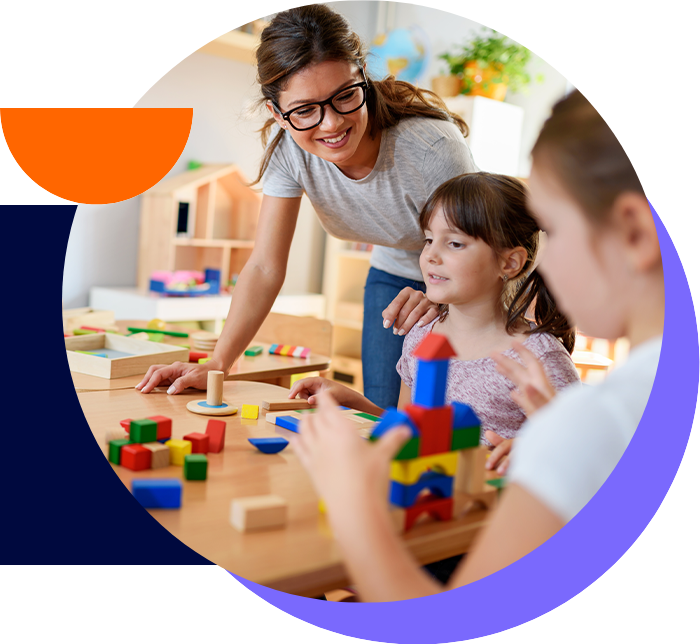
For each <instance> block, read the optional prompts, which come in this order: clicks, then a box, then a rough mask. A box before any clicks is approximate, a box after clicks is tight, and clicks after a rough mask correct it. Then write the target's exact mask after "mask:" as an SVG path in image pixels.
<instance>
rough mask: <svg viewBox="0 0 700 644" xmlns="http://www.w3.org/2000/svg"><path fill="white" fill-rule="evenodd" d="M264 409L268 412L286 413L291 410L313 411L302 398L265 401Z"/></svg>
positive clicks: (263, 402)
mask: <svg viewBox="0 0 700 644" xmlns="http://www.w3.org/2000/svg"><path fill="white" fill-rule="evenodd" d="M262 406H263V409H267V410H268V411H286V410H289V409H312V406H311V405H309V403H308V401H306V400H303V399H301V398H293V399H289V398H281V399H279V400H263V401H262Z"/></svg>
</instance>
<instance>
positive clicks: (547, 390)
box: [491, 341, 557, 416]
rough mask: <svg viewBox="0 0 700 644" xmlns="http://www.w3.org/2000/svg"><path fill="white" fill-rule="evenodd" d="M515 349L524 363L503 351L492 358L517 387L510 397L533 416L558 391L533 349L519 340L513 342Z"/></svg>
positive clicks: (499, 370) (497, 368)
mask: <svg viewBox="0 0 700 644" xmlns="http://www.w3.org/2000/svg"><path fill="white" fill-rule="evenodd" d="M513 349H514V350H515V352H516V353H517V354H518V355H519V356H520V359H521V360H522V361H523V364H520V363H519V362H518V361H517V360H514V359H513V358H509V357H508V356H506V355H504V354H502V353H494V354H492V355H491V358H492V359H493V360H494V362H495V363H496V370H497V371H498V373H500V374H501V375H503V376H505V377H506V378H508V380H510V381H511V382H512V383H513V384H514V385H515V386H516V387H517V389H514V390H513V391H511V392H510V397H511V398H512V399H513V400H514V401H515V402H516V404H517V405H518V406H519V407H521V408H522V410H523V411H524V412H525V413H526V414H527V415H528V416H531V415H532V414H534V413H535V412H536V411H537V410H538V409H540V408H541V407H544V406H545V405H546V404H547V403H548V402H549V401H550V400H552V398H554V396H556V395H557V391H556V389H554V387H552V385H551V384H550V382H549V380H548V378H547V374H546V373H545V370H544V367H543V366H542V363H541V362H540V361H539V360H538V359H537V356H535V354H534V353H532V351H529V350H528V349H526V348H525V347H524V346H523V345H522V344H521V343H520V342H517V341H514V342H513Z"/></svg>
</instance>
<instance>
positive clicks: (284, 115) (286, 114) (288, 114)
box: [270, 69, 369, 132]
mask: <svg viewBox="0 0 700 644" xmlns="http://www.w3.org/2000/svg"><path fill="white" fill-rule="evenodd" d="M361 71H362V77H363V78H364V80H363V81H361V82H359V83H355V84H354V85H348V86H347V87H343V89H341V90H338V91H337V92H336V93H335V94H333V96H331V97H330V98H329V99H326V100H325V101H319V102H316V103H304V105H297V106H296V107H295V108H293V109H291V110H289V111H287V112H282V109H281V108H280V106H279V105H277V103H275V101H273V100H271V101H270V103H272V105H273V106H274V108H275V109H276V110H277V113H278V114H279V115H280V116H281V117H282V118H283V119H284V120H285V121H287V123H289V125H291V126H292V127H293V128H294V129H295V130H296V131H297V132H306V131H307V130H313V129H314V128H315V127H318V126H319V125H321V123H323V119H324V118H326V110H325V107H326V105H330V106H331V108H332V109H333V111H334V112H335V113H336V114H340V115H341V116H342V115H344V114H353V113H354V112H357V110H361V109H362V108H363V107H364V106H365V105H366V103H367V91H368V90H369V83H368V82H367V76H365V70H364V69H361ZM354 87H361V88H362V103H360V104H359V105H358V106H357V107H356V108H355V109H354V110H350V111H349V112H339V111H338V110H337V109H335V105H333V99H334V98H335V97H336V96H339V95H340V94H342V93H343V92H347V91H348V90H349V89H353V88H354ZM312 105H318V106H319V107H320V108H321V118H320V120H319V121H318V123H316V125H312V126H311V127H303V128H298V127H297V126H296V125H294V123H292V121H291V118H290V117H291V115H292V113H294V112H296V111H297V110H301V109H304V108H305V107H310V106H312Z"/></svg>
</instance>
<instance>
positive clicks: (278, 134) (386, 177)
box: [140, 5, 477, 407]
mask: <svg viewBox="0 0 700 644" xmlns="http://www.w3.org/2000/svg"><path fill="white" fill-rule="evenodd" d="M366 56H367V52H366V50H365V47H364V45H363V43H362V41H361V40H360V38H359V36H358V35H357V34H356V33H354V32H353V30H352V29H351V28H350V25H349V24H348V22H347V21H346V20H345V18H343V17H342V16H341V15H339V14H337V13H335V12H334V11H332V10H331V9H329V8H328V7H326V6H324V5H309V6H305V7H298V8H296V9H290V10H289V11H284V12H282V13H279V14H277V15H276V16H275V18H274V19H273V20H272V21H271V22H270V24H269V25H268V26H267V27H266V28H265V30H264V31H263V33H262V34H261V41H260V46H259V47H258V50H257V52H256V58H257V69H258V82H259V83H260V89H261V93H262V97H261V99H260V104H261V105H263V106H264V107H265V108H266V109H267V110H268V111H269V118H268V120H267V121H266V123H265V125H264V127H263V131H262V139H263V143H264V145H266V150H265V155H264V157H263V160H262V163H261V166H260V172H259V173H258V176H257V179H256V182H258V181H262V184H263V201H262V207H261V210H260V217H259V222H258V228H257V239H256V244H255V250H254V251H253V254H252V256H251V258H250V260H249V261H248V263H247V265H246V266H245V268H244V269H243V270H242V272H241V274H240V276H239V279H238V282H237V284H236V289H235V291H234V293H233V298H232V301H231V312H232V313H231V315H229V316H228V319H227V322H226V326H225V327H224V330H223V333H222V335H221V338H220V340H219V342H218V343H217V347H216V351H215V353H214V357H213V359H212V360H211V361H210V362H208V363H207V364H206V365H197V366H190V365H173V366H170V367H160V368H156V369H152V370H150V371H149V373H148V374H147V377H146V378H145V379H144V381H143V383H142V384H141V386H140V388H141V391H143V392H144V393H147V392H148V391H150V390H151V389H152V388H153V387H155V386H156V385H157V384H158V383H159V382H161V381H169V382H171V383H172V386H171V388H170V390H169V391H170V393H179V392H181V391H182V390H183V389H184V388H185V387H198V388H204V387H205V386H206V373H207V371H208V370H209V369H216V370H221V371H227V370H228V368H229V367H230V366H231V365H232V364H233V362H234V361H235V360H236V359H237V358H238V356H239V355H240V354H241V353H242V352H243V350H244V349H245V348H246V346H247V345H248V343H249V341H250V340H251V339H252V338H253V337H254V335H255V333H256V331H257V329H258V328H259V326H260V324H261V323H262V321H263V320H264V319H265V316H266V315H267V313H268V312H269V311H270V308H271V307H272V304H273V302H274V300H275V297H276V296H277V294H278V293H279V291H280V288H281V287H282V284H283V282H284V277H285V272H286V268H287V260H288V257H289V249H290V245H291V241H292V237H293V234H294V229H295V226H296V220H297V216H298V213H299V205H300V200H301V196H302V195H303V194H306V195H307V196H308V198H309V200H310V201H311V203H312V205H313V207H314V210H315V211H316V213H317V215H318V217H319V220H320V222H321V224H322V226H323V227H324V228H325V229H326V231H327V232H329V233H330V234H331V235H334V236H335V237H338V238H340V239H345V240H350V241H358V242H363V243H371V244H373V245H374V250H373V253H372V259H371V269H370V272H369V277H368V279H367V284H366V286H365V300H364V321H363V331H362V333H363V339H362V356H363V372H364V373H363V379H364V386H365V393H366V395H367V397H368V398H369V399H370V400H372V401H373V402H374V403H375V404H377V405H379V406H380V407H389V406H391V405H395V404H396V403H397V400H398V396H399V389H400V380H399V376H398V374H397V373H396V363H397V362H398V360H399V358H400V356H401V349H402V345H403V337H401V336H400V335H394V334H393V333H392V331H391V330H389V329H385V328H384V326H383V319H382V311H383V310H384V309H385V308H386V307H387V305H388V304H389V303H390V302H391V301H392V300H393V299H394V298H395V297H396V295H397V294H398V293H399V291H401V290H402V289H403V288H405V287H406V286H411V287H413V288H415V289H420V290H423V291H424V290H425V284H424V283H423V278H422V275H421V271H420V266H419V263H418V258H419V255H420V252H421V248H422V246H423V232H422V230H421V228H420V225H419V223H418V215H419V213H420V211H421V208H422V207H423V205H424V204H425V202H426V201H427V199H428V197H429V195H430V194H431V192H432V191H433V190H434V189H435V188H437V187H438V186H439V185H440V184H442V183H443V182H445V181H446V180H447V179H451V178H452V177H455V176H457V175H460V174H464V173H469V172H474V171H476V170H477V168H476V166H475V165H474V162H473V160H472V155H471V153H470V151H469V148H468V147H467V144H466V142H465V137H466V136H467V134H468V128H467V125H466V123H465V122H464V121H463V120H462V119H461V118H460V117H458V116H456V115H454V114H452V113H450V112H449V111H448V110H447V108H446V107H445V104H444V103H443V102H442V100H441V99H440V98H439V97H438V96H436V95H435V94H433V93H432V92H428V91H426V90H421V89H419V88H417V87H414V86H413V85H411V84H410V83H406V82H402V81H397V80H396V79H395V78H393V77H388V78H386V79H384V80H375V79H373V78H371V77H370V76H369V75H368V74H367V69H366Z"/></svg>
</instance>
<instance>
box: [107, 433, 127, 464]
mask: <svg viewBox="0 0 700 644" xmlns="http://www.w3.org/2000/svg"><path fill="white" fill-rule="evenodd" d="M129 442H130V441H129V439H128V438H117V439H116V440H113V441H109V456H108V458H109V462H110V463H114V464H115V465H121V461H122V447H124V445H128V444H129Z"/></svg>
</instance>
